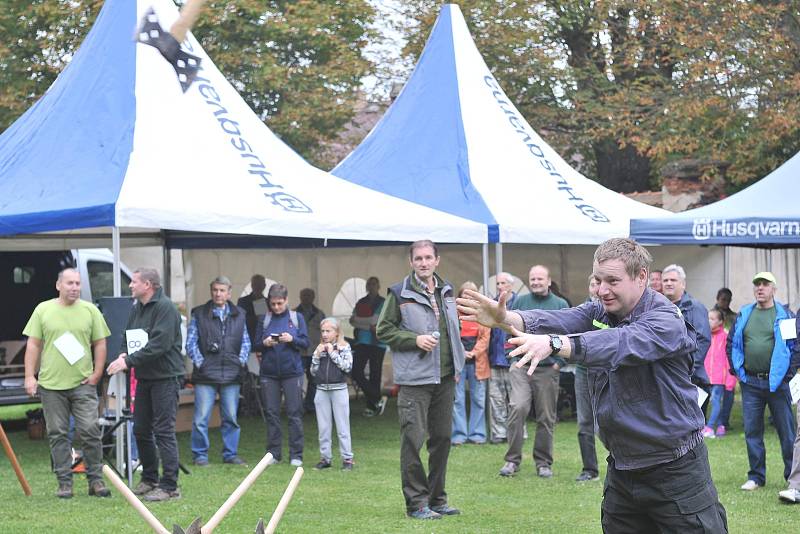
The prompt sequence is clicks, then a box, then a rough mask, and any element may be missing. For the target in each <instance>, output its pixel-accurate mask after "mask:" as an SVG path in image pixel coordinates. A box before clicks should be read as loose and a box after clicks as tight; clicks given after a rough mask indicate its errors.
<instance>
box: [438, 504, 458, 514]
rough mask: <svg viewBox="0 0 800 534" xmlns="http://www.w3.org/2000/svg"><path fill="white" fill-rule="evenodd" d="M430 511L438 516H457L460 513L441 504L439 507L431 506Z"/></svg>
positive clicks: (447, 505) (456, 509)
mask: <svg viewBox="0 0 800 534" xmlns="http://www.w3.org/2000/svg"><path fill="white" fill-rule="evenodd" d="M431 510H432V511H434V512H436V513H437V514H439V515H458V514H460V513H461V510H459V509H458V508H453V507H452V506H450V505H449V504H441V505H439V506H431Z"/></svg>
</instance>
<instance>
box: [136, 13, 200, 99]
mask: <svg viewBox="0 0 800 534" xmlns="http://www.w3.org/2000/svg"><path fill="white" fill-rule="evenodd" d="M136 39H137V40H138V41H139V42H140V43H143V44H146V45H150V46H152V47H153V48H155V49H156V50H158V51H159V52H160V53H161V55H162V56H163V57H164V59H166V60H167V61H168V62H169V64H170V65H172V68H173V69H175V74H176V75H177V76H178V81H179V82H180V84H181V89H182V90H183V92H184V93H185V92H186V91H187V90H188V89H189V87H190V86H191V85H192V82H194V80H195V78H197V72H198V71H199V70H200V61H201V59H200V58H199V57H197V56H195V55H192V54H190V53H189V52H187V51H185V50H184V49H183V48H181V44H180V43H179V42H178V41H177V40H176V39H175V37H173V36H172V34H171V33H169V32H168V31H165V30H164V28H162V27H161V24H160V23H159V22H158V15H156V12H155V11H154V10H153V8H152V7H151V8H150V9H148V10H147V13H145V15H144V17H142V23H141V24H140V25H139V30H138V31H137V34H136Z"/></svg>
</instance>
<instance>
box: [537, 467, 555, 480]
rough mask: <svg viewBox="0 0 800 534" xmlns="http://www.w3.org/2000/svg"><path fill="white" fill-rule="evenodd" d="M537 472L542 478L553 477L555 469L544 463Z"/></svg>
mask: <svg viewBox="0 0 800 534" xmlns="http://www.w3.org/2000/svg"><path fill="white" fill-rule="evenodd" d="M536 474H537V475H539V477H541V478H553V470H552V469H550V468H549V467H547V466H546V465H543V466H541V467H539V468H538V469H537V470H536Z"/></svg>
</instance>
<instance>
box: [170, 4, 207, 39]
mask: <svg viewBox="0 0 800 534" xmlns="http://www.w3.org/2000/svg"><path fill="white" fill-rule="evenodd" d="M205 3H206V0H186V3H185V4H184V5H183V9H181V13H180V15H179V16H178V20H176V21H175V23H174V24H173V25H172V28H170V29H169V33H171V34H172V36H173V37H174V38H175V40H176V41H178V42H179V43H182V42H183V40H184V39H186V34H187V33H189V30H190V29H192V26H194V23H195V22H196V21H197V17H199V16H200V10H201V9H203V4H205Z"/></svg>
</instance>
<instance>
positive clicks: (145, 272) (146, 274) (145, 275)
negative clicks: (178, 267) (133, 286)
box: [133, 267, 161, 289]
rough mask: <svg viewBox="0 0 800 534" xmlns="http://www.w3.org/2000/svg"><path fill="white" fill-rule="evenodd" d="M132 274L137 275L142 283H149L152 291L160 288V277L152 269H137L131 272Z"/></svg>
mask: <svg viewBox="0 0 800 534" xmlns="http://www.w3.org/2000/svg"><path fill="white" fill-rule="evenodd" d="M133 274H138V275H139V278H141V279H142V280H143V281H145V282H150V286H151V287H152V288H153V289H158V288H159V287H161V275H159V274H158V271H156V270H155V269H153V268H152V267H139V268H138V269H136V270H135V271H133Z"/></svg>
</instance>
